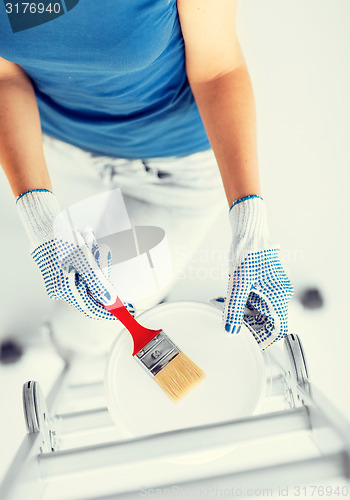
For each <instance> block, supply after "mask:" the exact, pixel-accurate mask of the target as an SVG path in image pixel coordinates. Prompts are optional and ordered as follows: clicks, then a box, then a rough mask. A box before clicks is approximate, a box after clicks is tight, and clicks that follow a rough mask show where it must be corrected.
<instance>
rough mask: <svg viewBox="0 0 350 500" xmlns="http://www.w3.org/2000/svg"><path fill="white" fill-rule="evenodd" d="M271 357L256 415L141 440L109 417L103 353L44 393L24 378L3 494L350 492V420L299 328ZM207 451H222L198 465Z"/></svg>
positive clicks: (64, 499) (9, 498)
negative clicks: (97, 362) (94, 364)
mask: <svg viewBox="0 0 350 500" xmlns="http://www.w3.org/2000/svg"><path fill="white" fill-rule="evenodd" d="M268 351H269V350H268ZM269 360H270V361H269V362H270V367H271V371H270V383H269V389H268V397H266V402H265V401H264V404H263V407H262V410H261V412H260V413H259V414H257V415H254V416H250V417H248V418H244V419H239V420H232V421H226V422H223V423H220V424H213V425H206V426H201V427H195V428H191V429H183V430H176V431H171V432H166V433H160V434H154V435H151V436H147V437H142V438H135V439H126V438H125V437H122V436H120V433H119V432H118V429H117V428H116V426H115V425H114V423H113V422H112V419H111V417H110V416H109V413H108V409H107V408H106V404H105V400H104V392H103V360H102V361H101V366H100V367H99V369H94V370H91V366H90V369H87V368H86V366H84V364H80V365H79V366H77V365H75V364H74V363H73V364H71V365H69V364H67V365H66V366H65V367H64V369H63V370H62V373H61V374H60V376H59V378H58V380H57V381H56V383H55V385H54V387H53V388H52V390H51V393H50V395H49V397H48V398H47V400H45V398H44V397H43V395H42V392H41V389H40V385H39V383H38V382H37V381H28V382H26V383H25V384H24V385H23V406H24V415H25V420H26V425H27V430H28V433H27V435H26V436H25V438H24V439H23V442H22V444H21V446H20V448H19V450H18V452H17V454H16V456H15V459H14V460H13V462H12V465H11V466H10V468H9V470H8V473H7V475H6V477H5V479H4V481H3V484H2V485H1V488H0V498H1V500H17V499H20V500H32V499H33V500H41V499H43V500H58V499H59V500H87V499H89V500H92V499H94V500H107V499H119V498H120V499H123V500H124V499H125V500H127V499H130V500H131V499H132V500H134V499H135V500H136V499H139V498H140V497H142V496H145V497H148V498H152V497H154V498H172V497H174V498H182V497H184V498H201V497H202V498H220V497H225V496H226V497H229V496H230V495H231V497H234V496H240V497H241V498H243V497H244V496H250V497H252V496H263V495H264V496H270V497H271V496H273V495H276V498H277V497H281V496H284V495H285V492H286V491H288V488H289V494H292V495H293V496H301V497H304V498H305V497H308V495H307V493H308V494H309V497H310V498H311V497H312V496H315V497H316V496H330V495H329V494H328V493H327V495H326V492H332V493H334V494H335V495H336V496H337V497H338V498H345V497H346V496H349V495H350V482H349V480H350V424H349V422H348V421H347V419H346V418H345V417H344V416H342V415H341V414H340V413H339V412H338V410H337V409H335V408H334V407H333V406H332V404H331V403H330V402H329V401H328V400H327V399H326V398H325V397H324V396H323V394H322V393H321V392H320V391H319V389H318V388H317V387H315V386H314V384H313V383H312V382H311V381H310V377H309V373H308V369H307V364H306V360H305V355H304V351H303V348H302V344H301V340H300V338H299V337H298V335H296V334H289V335H287V336H286V337H285V338H284V339H283V341H280V342H279V343H277V344H276V345H274V346H272V347H271V348H270V353H269ZM98 372H99V373H98ZM92 373H93V376H91V374H92ZM96 373H97V375H95V374H96ZM301 443H302V445H301ZM208 453H209V454H210V453H214V456H215V457H216V458H214V459H210V460H207V461H205V460H204V461H201V460H199V461H198V460H197V462H196V461H195V463H191V457H197V458H198V457H201V456H203V457H205V456H207V455H208ZM215 454H216V455H215ZM186 457H187V458H186ZM317 488H319V490H317ZM320 488H323V489H320ZM326 488H328V489H327V490H326ZM329 488H331V490H330V489H329ZM337 488H338V489H337ZM254 491H255V494H254ZM258 491H259V492H258ZM261 492H262V493H261ZM264 492H265V493H264ZM322 492H323V493H322ZM270 493H271V494H270ZM191 495H192V496H191Z"/></svg>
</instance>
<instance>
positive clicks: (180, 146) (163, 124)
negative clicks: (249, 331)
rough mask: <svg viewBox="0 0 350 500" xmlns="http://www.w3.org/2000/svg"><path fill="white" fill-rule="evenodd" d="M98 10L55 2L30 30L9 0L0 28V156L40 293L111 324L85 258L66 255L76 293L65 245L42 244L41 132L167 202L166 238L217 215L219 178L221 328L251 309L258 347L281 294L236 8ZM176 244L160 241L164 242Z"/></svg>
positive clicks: (169, 3) (158, 5) (44, 183)
mask: <svg viewBox="0 0 350 500" xmlns="http://www.w3.org/2000/svg"><path fill="white" fill-rule="evenodd" d="M34 3H35V4H36V2H34ZM68 4H69V5H68ZM120 4H121V5H120ZM41 5H42V4H41ZM44 5H46V4H45V3H44ZM58 5H61V4H60V3H58ZM96 5H97V4H96V2H94V1H93V0H85V1H81V2H79V3H77V2H73V3H72V2H66V3H65V6H66V8H67V9H68V11H67V12H66V13H65V14H64V15H63V11H62V12H59V13H58V14H57V12H56V14H55V16H53V15H52V16H53V17H52V18H47V19H48V21H49V22H48V21H47V20H45V22H44V21H42V19H43V18H40V17H38V16H39V12H37V13H34V14H33V15H35V16H36V19H39V20H38V21H36V22H37V25H33V23H32V25H31V26H32V27H30V28H27V26H29V24H28V19H29V18H28V17H26V16H27V14H28V13H27V12H26V13H25V12H23V9H22V11H21V7H20V9H19V10H20V12H14V11H13V7H12V4H11V5H10V6H8V7H6V9H7V15H8V17H7V16H6V14H4V13H3V14H2V17H1V20H0V33H1V35H0V56H1V57H2V59H1V61H0V137H1V145H0V161H1V164H2V166H3V168H4V170H5V173H6V175H7V177H8V180H9V182H10V185H11V188H12V191H13V193H14V195H15V196H16V197H17V208H18V211H19V214H20V216H21V219H22V221H23V222H24V225H25V228H26V230H27V233H28V235H29V238H30V240H31V246H32V251H33V254H32V255H33V257H34V259H35V260H36V262H37V264H38V265H39V268H40V269H41V271H42V273H43V276H44V279H45V283H46V287H47V290H48V291H49V294H50V295H51V296H54V297H56V298H62V299H65V300H67V301H68V302H70V303H71V304H72V305H75V306H76V307H77V308H80V309H81V310H82V311H84V310H85V312H86V313H87V314H89V315H92V316H95V317H96V316H98V317H100V316H101V315H102V316H103V317H109V316H108V313H106V312H104V310H103V308H102V307H101V306H99V305H98V304H97V303H96V300H97V301H99V302H104V303H107V302H108V301H109V300H113V297H114V295H115V292H114V290H113V289H111V287H110V284H109V283H108V281H107V280H106V279H105V278H104V276H103V274H102V273H101V272H100V270H99V269H97V270H96V269H95V268H94V262H93V260H91V259H90V257H89V258H88V262H89V265H88V267H86V264H84V266H85V267H83V268H82V267H79V263H77V259H76V258H75V260H74V258H73V261H74V262H73V261H72V266H71V267H73V268H75V272H76V273H77V276H78V277H79V276H80V278H81V279H80V280H79V279H77V280H76V281H75V285H74V284H72V282H71V280H70V281H67V276H65V275H64V274H62V269H61V265H60V262H61V261H62V258H65V256H66V255H67V254H71V253H72V248H70V247H65V248H64V249H63V250H62V249H58V248H57V245H56V244H54V243H53V242H55V238H54V232H53V219H54V217H55V216H56V215H57V213H58V212H59V208H58V203H57V200H56V197H55V195H54V194H53V192H52V186H51V181H50V177H49V174H48V170H47V168H46V163H45V158H44V153H43V146H42V134H41V129H42V130H43V132H44V133H45V134H46V135H48V136H51V137H53V138H55V139H54V140H53V142H54V143H55V144H56V145H57V144H58V145H60V144H61V142H60V141H62V142H64V143H69V144H70V145H71V146H67V147H68V150H67V151H68V152H69V151H70V150H71V151H75V150H76V148H79V149H80V150H83V151H84V152H85V153H84V154H85V155H88V157H89V161H90V163H93V162H95V163H96V164H98V163H99V164H101V162H102V164H104V165H103V167H102V170H103V171H104V170H105V167H106V166H108V165H109V166H112V167H111V168H112V170H110V171H111V172H112V174H111V176H112V177H115V180H116V182H117V185H121V186H122V189H123V192H126V194H129V195H130V196H131V197H135V198H139V199H141V200H143V201H144V200H146V201H148V203H149V204H152V205H153V206H156V207H158V209H159V210H161V209H162V208H163V205H167V209H168V210H170V211H171V213H172V216H174V213H175V217H178V219H177V224H175V226H176V225H177V227H180V230H178V231H177V234H180V233H181V228H182V226H183V224H185V222H184V221H185V220H186V221H187V223H188V222H189V221H190V223H191V224H192V226H191V227H192V228H193V233H196V232H197V231H198V230H199V228H203V227H204V228H205V226H206V224H207V223H208V221H209V220H210V217H209V214H211V215H213V214H216V213H217V210H218V208H217V207H218V206H219V205H220V203H218V195H219V196H220V193H221V191H220V182H218V181H217V176H216V171H218V170H219V171H220V175H221V179H222V183H223V185H224V189H225V192H226V198H227V201H228V205H229V217H230V222H231V226H232V232H233V239H232V245H231V249H230V263H229V266H230V269H229V273H230V278H229V283H228V292H227V299H226V306H225V311H224V327H225V330H226V331H228V332H231V333H238V332H239V330H240V327H241V324H242V320H243V315H244V310H245V306H246V303H247V301H248V306H249V308H250V309H253V310H257V311H259V312H260V313H261V314H262V315H263V317H264V318H265V322H264V327H261V328H260V327H259V326H258V325H256V324H255V325H254V324H253V326H255V327H256V329H257V330H258V334H259V336H260V341H261V342H262V347H263V348H265V347H267V346H268V345H270V344H271V343H272V342H273V341H275V340H277V339H278V338H280V337H282V336H283V335H284V334H285V333H286V331H287V306H288V301H289V299H290V296H291V294H292V287H291V285H290V282H289V280H288V278H287V276H286V275H285V273H284V271H283V269H282V266H281V264H280V261H279V256H278V250H277V249H275V248H274V247H273V246H271V243H270V241H269V237H268V231H267V223H266V214H265V206H264V201H263V199H262V198H261V191H260V184H259V174H258V162H257V151H256V137H255V109H254V98H253V92H252V87H251V83H250V78H249V74H248V71H247V67H246V65H245V62H244V59H243V56H242V52H241V49H240V46H239V43H238V41H237V38H236V34H235V29H234V26H235V16H236V2H235V1H234V0H217V1H215V2H213V1H212V0H178V1H177V2H176V0H157V1H155V2H154V1H152V2H148V1H146V0H136V1H135V2H122V3H121V2H118V3H117V4H116V2H115V1H114V0H104V1H102V2H99V3H98V8H97V7H96ZM20 6H21V4H20ZM38 7H39V4H38ZM73 7H74V8H73ZM10 10H11V12H9V11H10ZM32 10H34V8H33V9H32ZM57 10H58V8H56V11H57ZM47 15H48V16H49V15H50V13H49V14H47ZM16 16H17V17H16ZM45 19H46V18H45ZM50 19H51V20H50ZM26 23H27V24H26ZM40 23H41V24H40ZM34 24H35V23H34ZM38 107H39V111H40V116H39V113H38ZM69 148H71V149H69ZM214 155H215V161H214ZM106 157H108V160H107V158H106ZM136 160H138V163H136V165H137V166H138V167H140V165H141V164H142V165H143V166H144V172H146V174H147V175H148V174H150V175H151V180H150V178H149V176H146V177H147V179H146V180H145V181H144V180H143V179H144V177H142V175H140V172H139V174H138V175H137V180H136V181H135V180H134V181H130V178H129V180H126V181H125V182H123V179H124V178H126V179H128V176H129V175H130V174H129V170H130V171H131V170H132V169H129V167H130V166H131V165H134V161H136ZM169 165H170V166H169ZM118 166H120V167H121V169H119V170H121V171H122V173H121V175H119V174H120V172H119V173H118ZM217 167H218V169H217ZM115 172H116V175H114V174H115ZM144 172H143V174H144ZM146 174H145V175H146ZM120 179H121V180H120ZM119 181H120V182H119ZM68 182H69V179H68V178H67V183H68ZM118 182H119V184H118ZM179 187H180V188H181V189H182V190H181V189H180V191H177V190H178V189H179ZM164 193H165V195H164ZM174 193H175V194H174ZM178 193H180V195H178ZM183 193H186V195H187V196H183ZM182 209H184V210H182ZM184 214H185V215H184ZM189 214H190V215H189ZM181 217H182V219H181ZM179 221H180V222H179ZM194 221H195V222H194ZM173 225H174V224H172V226H173ZM170 233H171V229H170ZM187 234H188V232H187ZM186 237H187V236H186ZM176 238H177V236H175V237H174V238H173V239H172V237H171V235H170V242H171V244H177V243H178V241H180V240H181V237H180V239H179V240H177V239H176ZM60 252H63V254H62V255H60ZM84 252H85V250H84ZM73 253H74V252H73ZM84 255H85V256H86V255H87V254H86V252H85V254H84ZM89 266H90V267H89ZM93 268H94V269H93ZM74 287H75V288H74ZM92 291H93V292H94V293H93V295H94V298H93V297H91V292H92ZM88 292H90V293H88ZM78 296H79V298H80V299H81V297H83V302H84V305H85V308H84V307H81V306H79V305H78V301H77V300H75V299H74V297H78ZM94 299H96V300H94ZM80 303H81V300H80ZM260 320H261V317H260V319H259V321H260ZM254 321H255V320H254ZM259 321H258V323H259Z"/></svg>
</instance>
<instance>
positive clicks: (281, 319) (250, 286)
mask: <svg viewBox="0 0 350 500" xmlns="http://www.w3.org/2000/svg"><path fill="white" fill-rule="evenodd" d="M292 294H293V287H292V285H291V283H290V281H289V278H288V276H287V275H286V273H285V271H284V269H283V267H282V265H281V262H280V259H279V250H278V249H269V250H262V251H259V252H253V253H249V254H248V256H247V257H246V258H245V259H244V260H243V262H242V263H241V264H240V265H239V266H238V267H236V269H235V270H234V272H233V273H232V274H231V275H230V279H229V285H228V294H227V301H226V307H225V310H224V318H223V319H224V324H225V329H226V331H228V332H230V333H238V332H239V330H240V327H241V324H242V321H243V316H244V320H245V321H246V322H247V323H248V324H250V326H251V327H252V328H254V330H255V332H256V334H257V337H258V338H259V342H260V343H261V344H262V346H263V347H264V348H266V347H267V346H269V345H271V344H272V343H273V342H275V341H277V340H279V339H280V338H282V337H283V336H284V335H285V334H286V333H287V332H288V303H289V300H290V298H291V296H292ZM246 307H247V308H248V310H250V311H252V312H254V314H252V315H246V314H245V315H244V312H245V309H246Z"/></svg>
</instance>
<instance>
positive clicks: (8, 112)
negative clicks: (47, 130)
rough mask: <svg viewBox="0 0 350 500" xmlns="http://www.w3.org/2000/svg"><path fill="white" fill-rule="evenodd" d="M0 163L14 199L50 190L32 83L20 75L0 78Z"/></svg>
mask: <svg viewBox="0 0 350 500" xmlns="http://www.w3.org/2000/svg"><path fill="white" fill-rule="evenodd" d="M0 163H1V165H2V167H3V168H4V171H5V173H6V176H7V178H8V180H9V183H10V185H11V188H12V191H13V193H14V195H15V196H18V195H19V194H21V193H23V192H25V191H27V190H29V189H37V188H42V189H51V182H50V178H49V174H48V172H47V168H46V164H45V159H44V154H43V147H42V134H41V126H40V118H39V112H38V107H37V104H36V99H35V95H34V91H33V87H32V84H31V82H30V80H29V78H28V77H27V76H26V75H25V74H24V73H20V74H18V75H15V76H11V77H7V78H6V77H4V78H2V77H1V76H0Z"/></svg>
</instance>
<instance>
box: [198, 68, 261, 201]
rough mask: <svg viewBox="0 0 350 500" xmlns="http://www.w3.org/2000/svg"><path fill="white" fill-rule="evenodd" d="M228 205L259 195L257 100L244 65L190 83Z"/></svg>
mask: <svg viewBox="0 0 350 500" xmlns="http://www.w3.org/2000/svg"><path fill="white" fill-rule="evenodd" d="M190 85H191V88H192V91H193V94H194V97H195V99H196V102H197V105H198V109H199V111H200V114H201V117H202V120H203V123H204V126H205V129H206V132H207V134H208V138H209V141H210V144H211V146H212V148H213V151H214V154H215V157H216V159H217V162H218V165H219V168H220V173H221V176H222V180H223V183H224V187H225V191H226V196H227V200H228V203H229V205H231V204H232V203H233V201H235V200H237V199H238V198H242V197H243V196H247V195H250V194H260V182H259V171H258V161H257V145H256V120H255V102H254V95H253V90H252V86H251V82H250V77H249V74H248V70H247V68H246V65H245V64H241V65H240V66H238V67H237V68H236V69H234V70H233V71H231V72H229V73H227V74H225V75H223V76H221V77H218V78H216V79H215V80H212V81H205V82H191V81H190Z"/></svg>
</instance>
